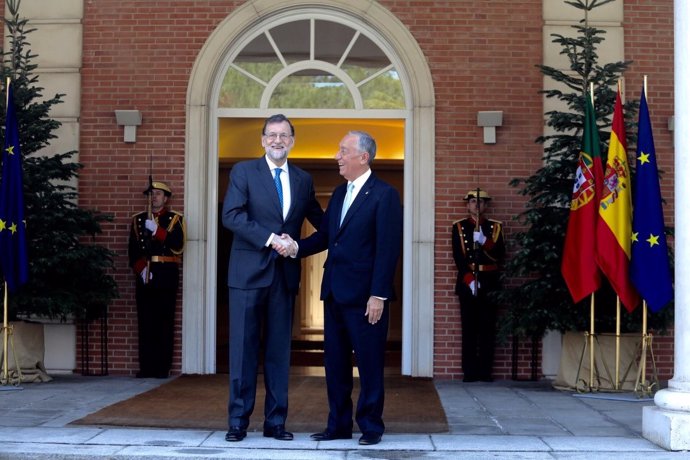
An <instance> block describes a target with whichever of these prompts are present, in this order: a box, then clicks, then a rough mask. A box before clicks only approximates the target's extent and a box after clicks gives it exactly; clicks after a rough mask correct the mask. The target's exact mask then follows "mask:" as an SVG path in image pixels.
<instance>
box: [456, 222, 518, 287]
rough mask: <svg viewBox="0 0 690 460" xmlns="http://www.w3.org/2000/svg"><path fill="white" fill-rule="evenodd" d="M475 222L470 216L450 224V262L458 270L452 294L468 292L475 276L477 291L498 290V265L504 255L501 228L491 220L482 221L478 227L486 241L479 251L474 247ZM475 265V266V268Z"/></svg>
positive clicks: (499, 223)
mask: <svg viewBox="0 0 690 460" xmlns="http://www.w3.org/2000/svg"><path fill="white" fill-rule="evenodd" d="M475 222H476V221H475V220H474V218H472V217H467V218H465V219H461V220H458V221H456V222H454V223H453V232H452V233H453V259H455V265H456V266H457V268H458V278H457V281H456V283H455V293H456V294H458V295H460V294H462V293H463V292H465V293H468V292H469V286H470V283H471V282H472V281H473V280H474V278H475V274H476V275H477V277H478V278H479V284H480V286H481V288H480V290H481V289H483V290H485V291H491V290H494V289H496V288H497V287H498V281H499V277H500V273H499V269H500V263H501V262H502V260H503V257H504V256H505V250H506V249H505V242H504V241H503V225H502V224H501V222H500V221H497V220H493V219H484V218H482V219H481V223H480V228H481V230H482V233H484V235H485V236H486V241H485V242H484V244H483V245H481V246H480V247H479V248H478V250H475V248H474V238H473V235H474V231H475V225H476V224H475ZM477 264H478V265H477Z"/></svg>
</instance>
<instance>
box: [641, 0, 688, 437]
mask: <svg viewBox="0 0 690 460" xmlns="http://www.w3.org/2000/svg"><path fill="white" fill-rule="evenodd" d="M674 29H675V39H674V41H675V43H674V62H675V69H674V74H675V80H674V81H675V89H674V99H675V101H674V105H675V115H674V117H675V123H674V125H675V128H674V132H673V133H674V151H675V159H674V172H675V183H674V187H675V202H676V203H683V202H684V201H686V200H687V197H688V196H690V80H688V75H690V53H688V49H689V48H690V4H689V3H688V2H687V1H686V0H675V1H674ZM674 226H675V229H676V234H675V261H676V264H675V279H676V285H675V335H674V358H673V359H674V362H673V366H674V369H673V370H674V372H673V378H672V379H671V380H670V381H669V382H668V389H665V390H661V391H659V392H657V394H656V395H655V397H654V403H655V406H648V407H645V408H644V409H643V413H642V434H643V436H644V437H645V438H647V439H649V440H650V441H652V442H654V443H656V444H658V445H659V446H661V447H663V448H665V449H669V450H688V449H690V309H689V306H690V285H688V282H687V280H688V279H690V212H688V211H687V210H686V208H685V207H684V206H676V207H675V223H674Z"/></svg>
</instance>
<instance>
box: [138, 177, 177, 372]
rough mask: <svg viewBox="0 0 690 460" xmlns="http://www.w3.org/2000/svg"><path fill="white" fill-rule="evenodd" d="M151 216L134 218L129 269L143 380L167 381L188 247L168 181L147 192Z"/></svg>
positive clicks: (155, 184) (154, 183)
mask: <svg viewBox="0 0 690 460" xmlns="http://www.w3.org/2000/svg"><path fill="white" fill-rule="evenodd" d="M144 194H145V195H147V196H148V198H149V200H150V209H151V211H150V213H149V212H148V211H145V212H142V213H139V214H135V215H134V216H133V217H132V227H131V232H130V236H129V266H130V267H132V270H133V271H134V274H135V275H136V283H137V285H136V301H137V319H138V322H139V372H138V373H137V377H138V378H148V377H153V378H166V377H168V376H169V374H170V368H171V366H172V355H173V327H174V321H175V305H176V302H177V288H178V284H179V264H180V261H181V256H182V251H183V250H184V244H185V224H184V218H183V216H182V214H180V213H178V212H175V211H172V210H170V209H168V207H167V203H168V199H170V196H171V195H172V192H171V190H170V187H168V185H167V184H165V183H164V182H152V183H151V186H150V187H149V188H148V189H147V190H145V191H144Z"/></svg>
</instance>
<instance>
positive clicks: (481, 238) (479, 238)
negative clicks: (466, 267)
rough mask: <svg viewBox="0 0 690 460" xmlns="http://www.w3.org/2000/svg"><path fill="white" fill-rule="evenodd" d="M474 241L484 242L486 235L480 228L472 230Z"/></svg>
mask: <svg viewBox="0 0 690 460" xmlns="http://www.w3.org/2000/svg"><path fill="white" fill-rule="evenodd" d="M474 241H475V243H479V244H484V243H486V235H484V233H483V232H482V229H481V228H480V229H479V231H478V232H474Z"/></svg>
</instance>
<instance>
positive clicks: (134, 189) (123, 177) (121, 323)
mask: <svg viewBox="0 0 690 460" xmlns="http://www.w3.org/2000/svg"><path fill="white" fill-rule="evenodd" d="M242 3H243V2H242V1H229V0H228V1H220V0H206V1H203V0H196V1H191V0H189V1H174V0H168V1H157V2H146V1H123V0H99V1H98V2H86V3H85V14H84V57H83V71H82V91H83V92H82V112H81V119H80V121H81V134H80V135H81V141H80V142H81V144H80V147H79V150H80V161H81V162H82V163H84V164H85V165H86V167H85V169H84V171H83V173H82V174H81V179H80V184H79V187H80V190H79V191H80V201H81V204H82V205H84V206H88V207H96V208H98V209H100V210H102V211H104V212H109V213H112V214H114V215H115V222H114V223H113V224H111V225H107V226H106V227H105V234H104V235H103V236H102V237H101V239H100V240H101V242H103V243H106V244H108V246H110V247H111V248H112V249H114V250H116V251H118V253H119V254H120V255H121V257H118V259H117V261H116V263H117V270H116V273H115V277H116V280H117V282H118V284H119V287H120V293H121V298H120V299H118V300H117V301H115V302H114V303H113V305H112V307H111V308H110V315H109V331H108V345H109V357H108V360H109V371H110V373H113V374H120V373H122V374H129V373H133V372H135V371H136V370H137V368H138V362H137V337H136V331H137V327H136V307H135V302H134V292H133V291H134V282H133V275H132V274H131V273H130V271H129V269H128V267H127V259H126V252H127V251H126V250H127V248H126V244H127V235H128V230H129V218H130V216H131V215H132V214H134V213H135V212H138V211H140V210H142V209H144V206H145V201H144V197H143V195H142V193H141V192H142V190H143V188H144V187H145V186H146V181H147V176H148V170H149V161H150V158H153V175H154V177H155V178H156V179H160V180H165V181H167V182H169V183H170V185H171V186H172V188H173V191H174V192H175V195H174V196H173V201H172V206H173V207H174V208H175V209H178V210H180V211H184V209H183V193H184V191H183V185H184V177H183V176H184V143H185V139H184V135H185V97H186V93H187V84H188V79H189V75H190V71H191V68H192V65H193V63H194V61H195V59H196V57H197V55H198V53H199V51H200V49H201V47H202V46H203V44H204V43H205V41H206V39H207V37H208V36H209V34H210V33H211V32H212V31H213V30H214V28H215V27H216V26H217V25H218V23H219V22H221V21H222V20H223V19H224V18H225V17H226V16H227V15H229V14H230V13H231V12H232V11H233V10H234V9H235V8H236V7H237V6H238V5H240V4H242ZM380 3H381V4H382V5H383V6H385V7H387V8H389V9H390V10H391V11H392V12H393V13H394V14H395V15H396V16H397V17H398V18H399V19H400V21H402V22H403V23H404V24H405V25H406V26H407V27H408V28H409V30H410V31H411V33H412V34H413V35H414V37H415V39H416V40H417V41H418V42H419V45H420V47H421V48H422V51H423V52H424V54H425V56H426V57H427V60H428V64H429V66H430V68H431V73H432V76H433V80H434V88H435V95H436V133H435V134H436V149H435V157H436V183H435V188H436V214H435V218H436V231H435V240H436V243H435V247H434V252H435V266H434V269H435V274H436V275H435V285H434V292H435V296H434V304H435V305H434V307H435V318H434V320H435V340H434V347H435V364H434V374H435V376H436V377H439V378H460V377H461V371H460V364H461V363H460V331H461V327H460V326H461V325H460V316H459V306H458V301H457V298H456V296H455V295H454V294H453V286H454V280H455V275H456V270H455V267H454V264H453V261H452V257H451V250H450V229H451V224H452V222H453V221H454V220H456V219H458V218H460V217H462V216H463V212H464V205H463V201H462V196H463V195H464V194H465V192H466V191H467V190H468V189H471V188H474V187H476V186H478V185H481V186H482V187H485V188H487V189H488V190H489V191H490V192H491V194H492V195H493V196H494V198H495V199H494V207H493V210H492V215H493V217H494V218H497V219H500V220H503V221H504V222H506V224H507V225H506V236H507V238H508V240H510V235H511V233H512V232H515V231H516V228H515V227H514V224H513V223H511V222H510V221H511V218H512V216H514V215H516V214H517V213H519V212H520V211H521V210H522V209H523V204H524V200H523V199H522V198H521V197H517V196H516V194H515V190H514V189H512V188H510V187H509V186H508V185H507V184H508V181H509V180H511V179H512V178H514V177H527V176H529V175H530V174H531V173H532V172H533V171H534V170H536V168H538V167H539V165H540V158H541V154H542V151H541V146H540V145H538V144H535V143H534V139H535V138H536V137H537V136H538V135H540V134H541V133H542V126H543V121H542V119H543V116H542V114H543V107H542V99H541V96H540V95H539V94H538V91H539V90H540V89H541V87H542V76H541V74H540V73H539V71H538V69H537V68H536V67H535V65H536V64H538V63H540V62H541V58H542V22H543V21H542V2H541V0H523V1H515V0H513V1H491V2H471V1H458V0H447V1H424V0H416V1H410V0H405V1H403V0H385V1H381V2H380ZM645 5H654V6H653V7H646V6H645ZM662 5H663V6H662ZM643 8H644V11H642V9H643ZM649 8H652V10H653V11H655V12H656V13H658V14H649V12H648V9H649ZM671 10H672V1H671V0H658V1H657V0H655V1H654V2H652V1H651V0H648V1H626V16H625V18H626V19H625V20H626V24H625V26H626V52H627V53H628V54H627V55H626V58H628V59H634V60H636V64H634V65H633V68H632V71H631V72H630V73H629V75H628V77H627V82H628V93H627V96H628V97H639V83H638V81H639V79H640V77H639V76H640V75H641V74H642V73H647V74H648V75H649V76H650V91H649V102H650V109H651V110H652V115H653V121H654V124H655V128H656V129H655V135H656V136H657V137H656V141H657V154H658V155H659V158H660V167H661V168H662V169H664V170H666V171H667V175H666V176H665V179H664V189H663V192H664V196H665V197H666V198H667V199H668V200H669V206H668V207H667V208H666V216H667V220H669V221H670V216H672V190H671V185H672V177H671V174H670V171H672V163H671V161H672V149H671V147H672V138H671V136H670V134H669V133H668V132H667V131H666V132H664V130H663V129H662V128H663V127H664V126H665V123H666V121H665V120H666V118H667V117H668V116H670V114H671V113H672V112H673V110H672V96H673V95H672V87H673V81H672V67H671V65H672V64H671V58H672V11H671ZM659 29H661V30H659ZM650 34H651V37H653V39H650ZM633 48H634V50H633ZM114 109H138V110H141V112H142V113H143V116H144V124H143V125H142V126H140V127H139V128H138V129H137V142H136V143H135V144H125V143H123V128H122V127H118V126H117V125H116V124H115V119H114V113H113V111H114ZM482 110H502V111H503V112H504V118H503V125H504V126H503V127H500V128H497V143H496V144H494V145H486V144H484V143H483V142H482V139H483V135H482V128H479V127H477V123H476V116H477V112H478V111H482ZM179 306H181V302H178V307H179ZM180 319H181V315H180V314H179V312H178V322H177V331H178V334H177V339H176V346H175V360H174V368H175V369H178V370H179V368H180V358H181V357H180V342H181V322H180ZM96 330H97V327H95V326H92V327H91V329H90V331H91V336H90V345H91V349H90V352H89V356H90V359H91V364H90V368H91V370H93V369H94V367H97V366H98V365H99V364H98V363H97V360H96V358H97V357H98V340H99V339H98V334H97V332H96ZM661 341H663V340H658V342H661ZM669 343H672V342H669ZM518 348H519V357H520V359H519V361H518V376H519V378H529V377H530V375H531V370H530V354H531V347H530V344H524V343H521V344H519V347H518ZM670 350H671V348H670V347H665V349H664V351H665V353H666V355H665V357H664V358H663V359H660V360H659V361H661V362H663V363H664V366H668V367H664V369H665V371H664V372H666V374H667V377H668V376H670V371H669V369H672V363H671V361H672V360H671V358H672V353H671V351H670ZM496 358H497V359H496V376H497V377H498V378H510V376H511V364H512V361H511V347H510V345H507V346H505V347H501V348H499V349H498V350H497V356H496ZM537 362H540V356H538V360H537ZM669 363H670V364H669Z"/></svg>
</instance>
